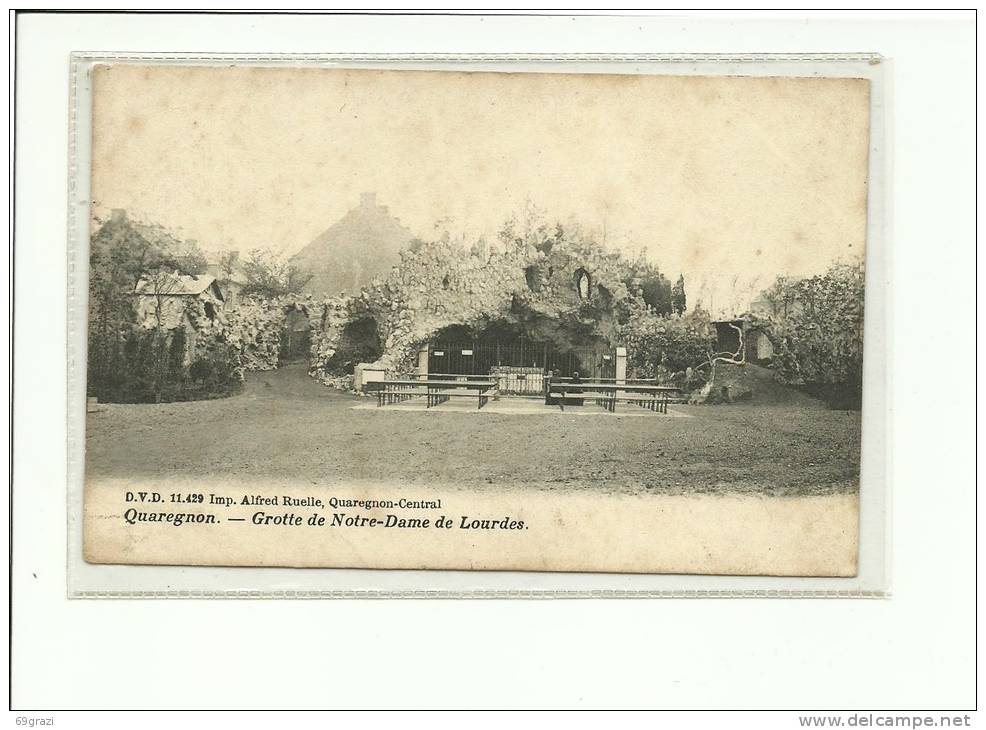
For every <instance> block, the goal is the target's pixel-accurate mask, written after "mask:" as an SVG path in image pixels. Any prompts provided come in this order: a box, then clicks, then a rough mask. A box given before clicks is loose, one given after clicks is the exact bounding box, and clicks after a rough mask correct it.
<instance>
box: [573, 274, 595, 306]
mask: <svg viewBox="0 0 986 730" xmlns="http://www.w3.org/2000/svg"><path fill="white" fill-rule="evenodd" d="M575 287H576V289H577V291H578V292H579V299H582V300H586V299H588V298H589V297H590V296H591V295H592V279H591V278H590V277H589V272H588V271H586V270H585V269H579V270H578V271H576V272H575Z"/></svg>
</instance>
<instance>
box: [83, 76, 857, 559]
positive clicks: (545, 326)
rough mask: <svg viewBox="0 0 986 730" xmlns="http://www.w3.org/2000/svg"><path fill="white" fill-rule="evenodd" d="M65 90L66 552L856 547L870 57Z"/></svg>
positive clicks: (655, 552)
mask: <svg viewBox="0 0 986 730" xmlns="http://www.w3.org/2000/svg"><path fill="white" fill-rule="evenodd" d="M89 81H90V83H91V87H92V119H91V127H92V147H91V173H90V174H91V179H90V192H91V200H90V201H89V210H88V212H87V213H86V215H88V218H89V221H90V238H89V240H88V241H84V242H80V246H83V247H87V248H88V253H87V259H88V267H89V268H88V271H89V273H88V291H87V292H79V293H78V296H79V297H80V298H84V299H85V300H86V305H85V311H86V316H87V323H86V328H87V354H86V375H85V380H86V391H87V392H86V434H85V519H84V546H85V547H84V552H85V557H86V560H88V561H89V562H92V563H123V564H164V565H218V566H222V565H247V566H285V567H344V568H356V567H359V568H385V569H386V568H412V569H456V570H521V571H580V572H581V571H585V572H613V573H619V572H626V573H690V574H714V575H785V576H854V575H856V574H857V569H858V552H859V535H858V532H859V528H858V525H859V494H860V455H861V414H862V410H861V409H862V402H863V376H862V374H863V323H864V290H865V273H864V270H865V252H866V243H867V241H866V238H867V207H868V159H869V151H870V145H871V139H870V81H869V80H867V79H862V78H836V77H819V76H811V77H808V76H805V77H795V76H739V75H735V76H726V75H722V76H696V75H690V76H689V75H661V74H642V73H624V74H618V73H598V74H592V73H546V72H537V73H531V72H510V73H507V72H496V73H494V72H487V71H437V70H436V71H431V70H428V71H425V70H394V69H386V70H384V69H355V68H354V69H348V68H330V67H320V68H319V67H271V66H267V67H264V66H249V65H237V64H234V65H211V66H210V65H178V64H168V63H159V64H142V63H139V62H114V63H99V64H95V65H94V66H93V67H92V71H91V74H90V78H89Z"/></svg>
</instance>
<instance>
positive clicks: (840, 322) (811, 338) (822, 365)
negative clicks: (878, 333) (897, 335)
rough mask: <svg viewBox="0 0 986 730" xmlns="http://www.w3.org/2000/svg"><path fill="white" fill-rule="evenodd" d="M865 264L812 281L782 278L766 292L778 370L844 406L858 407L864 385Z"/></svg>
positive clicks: (832, 269)
mask: <svg viewBox="0 0 986 730" xmlns="http://www.w3.org/2000/svg"><path fill="white" fill-rule="evenodd" d="M863 274H864V272H863V264H862V262H858V263H855V264H844V263H840V264H835V265H833V266H831V267H830V268H829V269H828V270H827V271H826V272H825V273H824V274H821V275H818V276H813V277H810V278H807V279H800V280H795V279H789V278H783V277H781V278H778V279H777V280H776V281H775V282H774V284H773V285H772V286H771V287H770V289H768V290H767V291H766V292H764V295H763V296H764V298H765V299H767V301H768V302H770V303H771V305H772V306H773V307H774V310H773V311H774V314H773V315H772V316H770V317H768V319H767V320H766V322H764V323H763V324H764V326H765V332H766V333H767V335H768V337H770V339H771V341H772V342H773V344H774V349H775V354H774V364H773V366H774V367H775V368H776V369H777V370H778V372H779V373H780V374H781V375H782V376H784V377H785V378H786V379H788V380H789V381H791V382H795V383H798V384H802V385H805V386H806V387H807V388H808V389H809V390H810V391H813V392H815V393H816V394H817V395H819V396H821V397H823V398H825V399H827V400H829V402H830V403H833V404H836V405H839V406H848V407H852V406H854V405H856V406H858V404H859V402H860V401H861V399H862V385H863V308H864V296H863V281H864V276H863Z"/></svg>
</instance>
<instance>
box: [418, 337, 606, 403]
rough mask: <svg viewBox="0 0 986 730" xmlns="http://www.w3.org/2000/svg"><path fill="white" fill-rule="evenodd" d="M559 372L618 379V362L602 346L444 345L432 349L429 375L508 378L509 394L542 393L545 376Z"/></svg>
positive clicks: (504, 389)
mask: <svg viewBox="0 0 986 730" xmlns="http://www.w3.org/2000/svg"><path fill="white" fill-rule="evenodd" d="M556 370H557V371H558V375H559V376H560V377H565V378H569V377H572V375H573V374H574V373H576V372H578V373H579V376H580V377H581V378H583V379H591V378H614V377H616V358H615V356H614V353H613V352H612V351H611V350H609V349H608V348H606V347H604V346H600V345H583V346H580V347H576V348H574V349H560V348H559V347H558V346H556V345H554V344H553V343H550V342H535V341H532V340H523V339H520V340H511V341H506V342H504V341H499V340H496V341H489V340H477V341H473V342H461V341H460V342H442V343H436V344H432V345H430V346H429V348H428V374H429V375H491V374H502V375H507V376H509V377H507V378H505V379H504V381H503V382H502V383H501V389H500V390H501V392H506V393H522V394H538V393H541V392H542V389H543V379H544V374H545V373H547V372H549V371H550V372H554V371H556Z"/></svg>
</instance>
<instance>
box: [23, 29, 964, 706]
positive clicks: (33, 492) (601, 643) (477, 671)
mask: <svg viewBox="0 0 986 730" xmlns="http://www.w3.org/2000/svg"><path fill="white" fill-rule="evenodd" d="M953 17H954V16H953ZM17 30H18V38H17V40H18V47H19V50H18V59H17V60H18V70H17V73H18V85H17V102H18V108H17V114H18V122H19V126H18V135H19V136H18V147H17V155H18V156H17V208H16V212H17V237H16V249H15V256H16V289H15V299H16V319H15V327H16V335H17V339H16V343H15V344H16V347H15V371H16V378H17V380H16V389H15V409H16V416H15V426H16V429H15V434H14V436H15V438H14V462H15V463H14V469H15V485H14V513H13V517H14V525H15V528H14V564H13V604H12V605H13V627H14V634H13V652H14V653H13V663H12V690H13V706H14V708H15V709H17V710H21V711H28V710H30V711H31V712H30V713H27V714H31V715H38V714H43V713H44V712H45V711H51V710H56V709H59V708H83V707H95V708H111V707H133V708H167V707H185V708H206V707H220V708H267V707H275V708H276V707H299V708H300V707H311V708H322V707H390V706H397V707H419V706H420V707H434V706H443V707H501V706H505V707H559V706H564V707H638V706H639V707H666V708H692V707H694V708H716V707H722V708H743V707H749V708H789V709H802V710H811V709H823V708H831V709H847V708H894V709H901V710H903V709H911V710H918V709H920V710H938V709H951V710H958V709H963V710H966V709H971V708H972V707H973V706H974V704H975V695H974V657H975V636H974V598H975V566H974V558H975V532H974V528H975V523H974V520H975V509H974V498H975V463H974V461H973V443H974V431H973V427H974V426H973V400H972V397H971V394H972V388H973V383H971V382H969V380H970V378H969V363H971V362H973V361H974V357H975V354H974V334H975V323H974V320H973V316H972V312H973V311H974V289H973V285H974V274H973V271H974V267H975V260H974V257H975V221H974V218H973V211H974V207H973V206H974V200H975V177H974V175H975V158H974V153H973V151H974V128H973V121H974V103H975V102H974V71H975V69H974V59H975V50H974V33H975V28H974V25H973V23H972V21H971V20H969V19H966V20H964V21H952V22H941V21H938V20H935V19H933V18H929V17H926V16H920V17H915V16H910V17H907V18H905V19H903V20H889V19H887V18H886V17H884V18H878V19H876V20H873V19H865V18H860V17H857V18H853V19H850V20H840V19H838V18H837V17H828V16H818V15H816V16H814V17H813V18H812V19H809V20H805V19H798V18H795V17H793V16H790V15H788V16H782V17H780V18H769V17H765V16H753V17H752V18H751V17H749V16H744V17H742V18H736V19H727V18H711V17H701V18H696V17H688V18H686V17H664V18H658V17H625V18H619V19H606V18H599V17H577V18H573V17H540V18H523V19H521V18H506V17H502V18H479V17H421V16H418V17H404V18H398V17H377V18H368V17H355V16H348V17H341V16H318V17H313V16H307V17H298V16H294V17H286V16H280V17H261V16H240V17H228V16H197V17H192V16H160V15H156V16H145V17H140V16H100V15H86V16H67V15H43V16H42V15H32V16H21V17H20V19H19V25H18V29H17ZM71 51H138V52H139V51H158V52H186V51H187V52H195V51H211V52H335V53H339V52H354V53H355V52H364V53H384V52H389V53H396V52H428V53H441V52H448V53H454V52H502V53H508V52H516V53H531V52H580V53H581V52H620V53H633V52H652V53H683V52H709V53H716V52H750V53H754V52H756V53H760V52H859V51H875V52H879V53H882V54H884V55H885V56H887V57H889V58H890V59H892V61H893V70H894V78H893V81H892V83H893V85H894V92H893V99H894V104H895V108H894V109H893V117H894V121H893V124H894V168H895V171H896V177H895V180H894V190H895V201H894V211H893V218H894V233H893V237H892V239H893V243H892V249H891V259H892V276H891V278H892V284H893V287H892V291H893V294H894V300H893V302H892V327H893V337H892V348H893V350H892V355H891V370H892V379H891V399H892V402H893V404H894V411H893V415H894V422H893V446H894V453H893V458H892V460H891V463H890V478H891V483H892V503H893V504H892V506H893V532H892V541H893V542H892V555H893V582H892V588H893V596H892V597H891V598H889V599H887V600H869V601H858V600H856V601H853V600H839V599H824V600H736V599H734V600H704V599H703V600H698V599H695V600H630V601H601V600H594V601H592V600H589V601H574V600H571V601H557V600H555V601H551V600H545V601H503V600H498V601H298V602H284V601H281V602H278V601H106V602H98V601H68V600H67V599H66V598H65V586H66V580H65V578H66V576H65V540H64V534H65V498H64V495H65V435H66V432H65V387H64V383H65V379H66V364H65V326H64V325H65V294H64V292H65V281H66V271H65V255H64V251H65V248H64V247H65V231H66V219H65V215H66V213H65V208H66V172H67V170H66V160H67V157H66V153H67V138H68V100H69V89H68V81H69V74H68V54H69V53H70V52H71ZM18 714H25V713H18ZM792 724H794V723H792Z"/></svg>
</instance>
